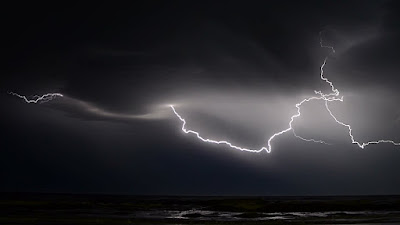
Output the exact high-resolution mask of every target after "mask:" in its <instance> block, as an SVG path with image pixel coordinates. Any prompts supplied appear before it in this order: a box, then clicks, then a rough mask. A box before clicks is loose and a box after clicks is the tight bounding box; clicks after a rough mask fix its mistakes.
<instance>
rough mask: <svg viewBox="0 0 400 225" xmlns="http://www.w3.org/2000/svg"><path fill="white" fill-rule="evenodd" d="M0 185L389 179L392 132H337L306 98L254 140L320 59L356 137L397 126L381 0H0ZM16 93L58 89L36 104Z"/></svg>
mask: <svg viewBox="0 0 400 225" xmlns="http://www.w3.org/2000/svg"><path fill="white" fill-rule="evenodd" d="M1 8H2V9H1V13H0V15H1V21H2V26H1V30H2V32H1V33H2V35H1V36H2V40H3V41H2V43H1V45H2V48H1V49H2V53H3V60H2V67H1V74H2V76H1V78H0V90H1V94H0V100H1V102H2V104H1V111H0V118H1V119H0V127H1V130H2V137H1V139H0V140H1V142H0V149H1V150H0V180H1V182H0V191H33V192H74V193H75V192H80V193H115V194H167V195H180V194H184V195H348V194H350V195H354V194H400V191H399V190H400V176H399V174H398V173H399V171H400V147H395V146H393V145H389V144H381V145H373V146H368V147H367V148H366V149H364V150H362V149H360V148H358V147H357V146H356V145H352V144H351V141H350V140H349V137H348V133H347V130H346V128H344V127H342V126H340V125H338V124H335V123H334V122H333V121H332V119H331V118H330V117H329V115H328V114H327V112H326V110H325V111H324V106H323V104H322V103H321V102H315V103H310V104H308V105H306V106H304V107H303V108H302V117H301V118H300V119H297V120H296V121H295V123H294V127H295V129H296V132H297V133H298V134H301V135H302V136H305V137H315V138H318V139H323V140H326V141H328V142H330V143H332V145H321V144H315V143H308V142H303V141H301V140H299V139H296V138H295V137H293V135H291V133H288V134H284V135H282V136H279V137H278V138H276V139H274V141H273V149H272V152H271V153H270V154H268V153H266V152H262V153H258V154H254V153H248V152H240V151H236V150H234V149H230V148H228V147H226V146H216V145H212V144H207V143H202V142H200V141H199V140H198V139H196V138H195V137H193V136H191V135H184V134H183V133H182V131H181V130H180V126H181V123H180V121H179V120H178V119H177V118H176V117H175V116H174V115H173V113H172V112H171V110H170V109H168V108H167V107H166V105H168V104H174V105H176V108H177V110H178V111H179V112H180V113H181V114H182V115H183V116H184V117H185V118H187V121H188V125H187V126H188V128H191V129H194V130H197V131H199V132H201V133H202V135H203V136H206V137H216V138H220V139H228V140H230V141H232V142H234V143H235V144H237V145H240V146H245V147H249V148H260V147H261V146H264V145H265V143H266V140H267V139H268V138H269V137H270V136H271V135H272V134H273V133H275V132H277V131H279V130H282V129H285V128H286V127H287V123H288V120H289V118H290V116H291V115H293V114H294V113H295V110H296V109H295V107H294V105H295V104H296V103H297V102H299V101H300V100H301V99H303V98H305V97H309V96H312V95H313V93H314V90H323V91H326V92H327V91H329V86H327V85H326V84H325V83H323V82H321V80H320V79H319V67H320V65H321V63H322V61H323V59H324V57H325V56H326V55H327V54H328V53H329V51H328V49H324V48H320V46H319V35H318V34H319V32H320V31H324V35H323V38H324V41H325V42H326V43H327V44H329V45H333V46H334V47H335V49H336V54H334V55H332V56H331V57H330V58H329V59H328V63H327V66H326V69H325V73H326V74H325V75H326V77H328V78H329V79H330V80H331V81H333V82H334V84H335V86H336V87H337V88H338V89H339V90H340V91H341V93H342V94H343V95H344V98H345V101H344V102H343V103H333V104H332V110H334V111H335V113H336V115H337V116H338V117H340V118H341V120H343V121H346V122H347V123H350V124H351V125H352V127H353V130H354V135H355V138H356V139H357V140H360V141H368V140H376V139H393V140H396V141H397V142H400V135H399V133H400V105H399V102H400V89H398V88H397V85H398V84H399V83H400V78H399V72H400V63H399V62H400V54H399V49H400V44H399V41H400V30H399V27H400V26H399V25H400V18H399V15H400V5H399V3H398V2H396V1H333V0H332V1H305V2H303V1H302V2H300V1H263V2H261V1H258V2H256V1H254V2H253V1H220V2H216V1H163V2H161V1H135V2H134V3H133V2H131V3H125V4H118V3H111V1H110V2H103V3H100V2H98V3H95V4H94V3H92V4H89V3H71V2H64V3H62V2H59V1H57V2H54V3H36V2H35V3H33V2H32V3H22V2H19V3H13V4H6V3H3V5H2V7H1ZM8 91H14V92H18V93H20V94H24V95H28V96H29V95H34V94H44V93H48V92H60V93H63V94H64V95H65V97H64V98H57V99H55V100H53V101H51V102H47V103H43V104H26V103H24V101H22V100H21V99H19V98H16V97H15V96H11V95H8V94H7V92H8Z"/></svg>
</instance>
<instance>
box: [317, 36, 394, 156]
mask: <svg viewBox="0 0 400 225" xmlns="http://www.w3.org/2000/svg"><path fill="white" fill-rule="evenodd" d="M321 35H322V33H320V46H321V47H322V48H329V49H331V50H332V53H335V49H334V48H333V47H332V46H327V45H324V44H323V41H322V36H321ZM327 60H328V56H327V57H325V59H324V62H323V64H322V66H321V74H320V75H321V79H322V80H324V81H325V82H326V83H328V84H329V85H330V86H331V89H332V93H330V94H323V93H322V92H321V91H314V92H315V93H316V94H319V95H321V97H323V99H324V100H325V108H326V110H327V111H328V112H329V115H330V116H331V117H332V118H333V119H334V120H335V122H336V123H338V124H340V125H342V126H344V127H346V128H347V129H348V130H349V136H350V139H351V143H352V144H356V145H357V146H358V147H360V148H361V149H364V148H365V147H366V146H368V145H370V144H379V143H390V144H393V145H396V146H400V143H397V142H395V141H392V140H378V141H368V142H363V143H360V142H358V141H356V140H355V138H354V136H353V130H352V128H351V126H350V125H349V124H345V123H343V122H341V121H340V120H338V119H337V118H336V116H335V115H334V114H333V113H332V111H331V109H330V108H329V105H328V102H329V101H330V100H333V101H341V102H343V96H342V97H341V98H337V97H336V96H339V90H338V89H336V88H335V86H334V85H333V83H332V82H331V81H329V80H328V79H327V78H325V77H324V67H325V65H326V61H327ZM329 96H334V97H329ZM327 97H328V98H327Z"/></svg>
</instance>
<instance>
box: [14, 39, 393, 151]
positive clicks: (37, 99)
mask: <svg viewBox="0 0 400 225" xmlns="http://www.w3.org/2000/svg"><path fill="white" fill-rule="evenodd" d="M319 44H320V47H321V48H328V49H330V51H331V53H330V54H334V53H335V49H334V47H332V46H328V45H324V43H323V40H322V32H320V42H319ZM330 54H328V55H327V56H326V57H325V58H324V60H323V62H322V64H321V67H320V78H321V80H323V81H325V83H327V84H328V85H329V86H330V88H331V91H332V92H330V93H328V94H325V93H323V92H322V91H316V90H315V91H314V93H315V94H316V95H317V96H313V97H309V98H306V99H303V100H302V101H300V102H299V103H297V104H296V105H295V107H296V108H297V112H296V114H294V115H292V116H291V117H290V120H289V123H288V126H287V128H286V129H283V130H281V131H278V132H276V133H274V134H273V135H272V136H271V137H270V138H269V139H268V141H267V143H266V146H263V147H261V148H259V149H249V148H244V147H240V146H237V145H235V144H232V143H231V142H229V141H226V140H213V139H210V138H205V137H203V136H201V135H200V133H198V132H196V131H194V130H190V129H187V128H186V120H185V119H184V118H183V117H182V116H181V115H180V114H179V113H178V112H177V111H176V109H175V107H174V106H173V105H170V108H171V109H172V111H173V113H174V114H175V115H176V116H177V117H178V119H179V120H180V121H181V122H182V127H181V129H182V131H183V132H184V133H186V134H193V135H195V136H196V137H197V138H198V139H200V140H201V141H203V142H207V143H213V144H218V145H227V146H229V147H230V148H233V149H237V150H240V151H247V152H255V153H258V152H262V151H264V150H265V151H266V152H268V153H270V152H271V150H272V144H271V143H272V140H273V139H274V138H275V137H278V136H280V135H282V134H285V133H287V132H289V131H292V133H293V135H294V136H295V137H296V138H298V139H300V140H303V141H307V142H315V143H321V144H328V145H329V143H327V142H325V141H323V140H316V139H314V138H310V139H308V138H304V137H301V136H299V135H297V134H296V132H295V130H294V128H293V122H294V120H295V119H296V118H298V117H300V116H301V106H302V105H303V104H304V103H307V102H310V101H319V100H320V101H324V103H325V108H326V110H327V111H328V113H329V115H330V116H331V117H332V118H333V119H334V121H335V122H336V123H337V124H339V125H341V126H344V127H346V128H347V129H348V131H349V132H348V133H349V136H350V139H351V142H352V144H356V145H357V146H358V147H360V148H362V149H364V148H365V147H366V146H368V145H370V144H380V143H389V144H393V145H395V146H400V143H397V142H394V141H392V140H377V141H368V142H363V143H361V142H359V141H356V140H355V138H354V136H353V130H352V128H351V126H350V125H349V124H346V123H344V122H341V121H340V120H339V119H337V117H336V116H335V115H334V114H333V112H332V110H331V109H330V108H329V102H333V101H340V102H343V96H340V92H339V90H338V89H337V88H335V86H334V84H333V82H331V81H330V80H329V79H328V78H326V77H325V76H324V67H325V65H326V63H327V61H328V58H329V55H330ZM8 93H9V94H11V95H14V96H17V97H18V98H21V99H23V100H24V101H25V102H26V103H35V104H36V103H44V102H48V101H51V100H53V99H55V98H56V97H63V95H62V94H60V93H47V94H44V95H42V96H39V95H35V96H32V97H31V98H30V99H29V98H27V97H26V96H23V95H20V94H17V93H15V92H8ZM86 106H87V104H86ZM87 108H90V109H91V110H90V111H92V112H97V113H99V114H101V115H106V116H116V117H120V116H121V115H119V114H115V113H109V112H106V111H103V110H100V109H98V108H94V107H92V106H90V107H87ZM125 117H128V118H138V116H132V115H128V116H126V115H125Z"/></svg>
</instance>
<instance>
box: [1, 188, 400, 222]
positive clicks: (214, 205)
mask: <svg viewBox="0 0 400 225" xmlns="http://www.w3.org/2000/svg"><path fill="white" fill-rule="evenodd" d="M65 221H68V223H66V222H65ZM99 223H100V224H109V225H117V224H146V225H151V224H159V225H162V224H169V225H171V224H174V225H177V224H192V223H194V224H218V223H223V224H231V225H233V224H240V225H248V224H252V225H253V224H289V223H295V224H330V225H334V224H363V225H368V224H371V225H372V224H375V225H376V224H400V196H344V197H340V196H339V197H338V196H335V197H162V196H161V197H160V196H109V195H56V194H17V195H10V194H7V195H5V194H4V195H1V194H0V224H1V225H3V224H27V225H28V224H47V225H49V224H64V225H65V224H74V225H83V224H99Z"/></svg>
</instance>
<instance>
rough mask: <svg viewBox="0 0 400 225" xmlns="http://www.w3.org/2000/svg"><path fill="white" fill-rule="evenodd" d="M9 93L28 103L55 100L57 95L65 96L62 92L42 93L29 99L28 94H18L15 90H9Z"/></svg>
mask: <svg viewBox="0 0 400 225" xmlns="http://www.w3.org/2000/svg"><path fill="white" fill-rule="evenodd" d="M8 94H10V95H14V96H17V97H18V98H21V99H23V100H24V101H25V102H26V103H35V104H36V103H44V102H48V101H51V100H53V99H54V98H56V97H63V95H62V94H60V93H47V94H44V95H42V96H39V95H34V96H33V97H32V99H28V98H27V97H26V96H23V95H20V94H17V93H15V92H8Z"/></svg>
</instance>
